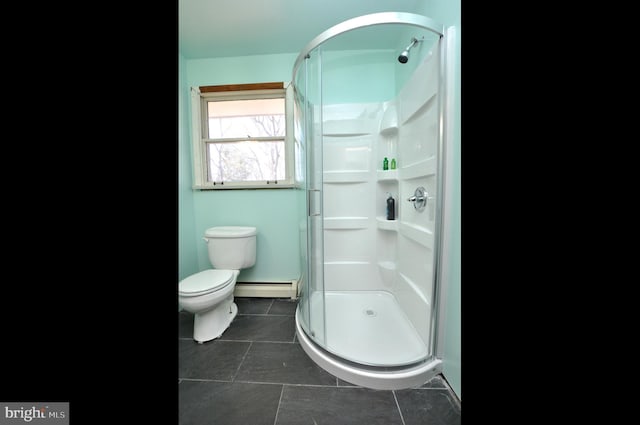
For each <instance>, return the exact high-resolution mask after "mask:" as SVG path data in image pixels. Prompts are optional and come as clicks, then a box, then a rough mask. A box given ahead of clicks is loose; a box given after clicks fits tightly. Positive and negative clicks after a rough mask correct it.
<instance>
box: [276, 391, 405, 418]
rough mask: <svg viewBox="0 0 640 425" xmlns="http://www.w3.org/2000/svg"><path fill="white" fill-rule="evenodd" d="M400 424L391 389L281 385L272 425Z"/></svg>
mask: <svg viewBox="0 0 640 425" xmlns="http://www.w3.org/2000/svg"><path fill="white" fill-rule="evenodd" d="M300 424H315V425H402V419H401V418H400V413H399V412H398V408H397V406H396V402H395V399H394V398H393V393H392V392H391V391H376V390H370V389H366V388H341V387H334V388H328V387H294V386H288V385H285V386H284V391H283V393H282V400H281V402H280V409H279V410H278V418H277V420H276V423H275V425H300Z"/></svg>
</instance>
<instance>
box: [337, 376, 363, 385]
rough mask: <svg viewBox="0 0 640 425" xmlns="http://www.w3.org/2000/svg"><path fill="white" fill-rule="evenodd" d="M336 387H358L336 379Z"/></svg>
mask: <svg viewBox="0 0 640 425" xmlns="http://www.w3.org/2000/svg"><path fill="white" fill-rule="evenodd" d="M338 386H339V387H359V385H356V384H352V383H351V382H347V381H344V380H342V379H340V378H338Z"/></svg>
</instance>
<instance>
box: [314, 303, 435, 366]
mask: <svg viewBox="0 0 640 425" xmlns="http://www.w3.org/2000/svg"><path fill="white" fill-rule="evenodd" d="M314 311H316V312H318V311H322V294H321V293H318V292H316V293H313V294H312V296H311V312H314ZM425 314H427V313H426V312H425ZM324 317H325V325H326V344H325V346H324V348H325V349H326V350H327V351H329V352H330V353H332V354H335V355H337V356H339V357H341V358H343V359H345V360H349V361H351V362H354V363H358V364H362V365H367V366H378V367H380V366H384V367H396V366H405V365H410V364H414V363H417V362H420V361H422V360H424V359H425V358H426V357H427V347H426V346H425V344H424V342H423V341H422V338H420V336H419V335H418V333H417V332H416V330H415V328H414V327H413V325H412V324H411V322H409V320H408V319H407V316H406V315H405V314H404V313H403V312H402V310H401V309H400V306H399V305H398V303H397V301H396V299H395V297H394V296H393V295H391V294H390V293H388V292H384V291H327V292H325V316H324ZM320 320H322V315H321V314H316V315H313V314H312V317H311V322H312V326H311V329H313V330H315V332H321V330H322V324H321V323H318V321H320ZM318 339H319V340H320V341H322V336H320V338H318Z"/></svg>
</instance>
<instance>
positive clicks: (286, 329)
mask: <svg viewBox="0 0 640 425" xmlns="http://www.w3.org/2000/svg"><path fill="white" fill-rule="evenodd" d="M235 301H236V304H237V305H238V315H237V316H236V318H235V320H234V321H233V323H232V324H231V326H230V327H229V329H227V330H226V331H225V333H224V334H223V335H222V336H221V337H220V338H218V339H216V340H213V341H210V342H207V343H204V344H198V343H196V342H195V341H194V340H193V339H192V334H193V315H191V314H190V313H187V312H184V311H182V312H179V313H178V320H179V331H178V343H179V350H180V351H179V367H178V394H179V418H180V425H214V424H216V425H262V424H265V425H301V424H310V425H342V424H344V425H360V424H362V425H377V424H380V425H396V424H397V425H418V424H427V425H454V424H455V425H458V424H460V419H461V418H460V415H461V411H460V402H459V401H458V400H457V398H456V397H455V395H454V394H453V392H452V391H451V390H450V389H449V387H448V385H447V384H446V382H445V381H444V380H443V379H442V378H441V377H440V376H437V377H435V378H434V379H432V380H431V381H429V382H427V383H425V384H424V385H422V386H421V387H420V388H415V389H408V390H399V391H383V390H371V389H368V388H362V387H358V386H356V385H352V384H350V383H348V382H345V381H343V380H341V379H338V378H336V377H335V376H333V375H331V374H329V373H327V372H326V371H324V370H323V369H322V368H320V367H319V366H317V365H316V364H315V363H314V362H313V361H312V360H311V359H310V358H309V357H308V356H307V355H306V353H305V352H304V351H303V350H302V348H301V347H300V344H299V343H298V342H297V341H296V337H295V319H294V314H295V309H296V302H295V301H292V300H288V299H278V298H276V299H272V298H236V300H235Z"/></svg>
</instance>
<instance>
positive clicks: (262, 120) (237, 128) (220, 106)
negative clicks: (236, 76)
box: [207, 99, 285, 139]
mask: <svg viewBox="0 0 640 425" xmlns="http://www.w3.org/2000/svg"><path fill="white" fill-rule="evenodd" d="M207 110H208V115H207V116H208V117H209V138H210V139H222V138H236V137H269V136H283V137H284V134H285V121H284V99H254V100H231V101H216V102H213V101H209V102H207Z"/></svg>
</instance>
